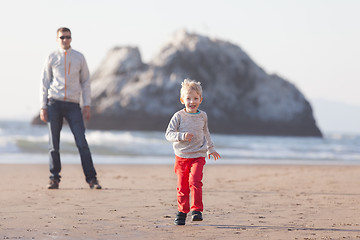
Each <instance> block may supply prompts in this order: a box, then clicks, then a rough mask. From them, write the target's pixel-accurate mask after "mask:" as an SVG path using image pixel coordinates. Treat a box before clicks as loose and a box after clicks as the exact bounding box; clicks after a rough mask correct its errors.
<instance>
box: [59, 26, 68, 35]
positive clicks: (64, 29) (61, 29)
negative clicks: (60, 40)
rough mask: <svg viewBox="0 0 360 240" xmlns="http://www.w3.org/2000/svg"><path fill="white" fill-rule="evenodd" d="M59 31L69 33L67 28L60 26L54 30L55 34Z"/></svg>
mask: <svg viewBox="0 0 360 240" xmlns="http://www.w3.org/2000/svg"><path fill="white" fill-rule="evenodd" d="M59 32H69V33H70V34H71V31H70V29H69V28H66V27H61V28H59V29H58V30H57V31H56V34H59Z"/></svg>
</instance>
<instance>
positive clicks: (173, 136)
mask: <svg viewBox="0 0 360 240" xmlns="http://www.w3.org/2000/svg"><path fill="white" fill-rule="evenodd" d="M179 126H180V116H179V115H177V114H174V116H173V117H172V118H171V120H170V122H169V125H168V127H167V129H166V132H165V138H166V140H168V141H170V142H180V141H189V142H190V141H191V139H192V137H193V136H194V135H193V134H191V133H188V132H185V133H181V132H179V130H178V129H179Z"/></svg>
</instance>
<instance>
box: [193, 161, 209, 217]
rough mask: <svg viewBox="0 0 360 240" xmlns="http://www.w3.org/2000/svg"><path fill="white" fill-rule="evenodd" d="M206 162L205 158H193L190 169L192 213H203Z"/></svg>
mask: <svg viewBox="0 0 360 240" xmlns="http://www.w3.org/2000/svg"><path fill="white" fill-rule="evenodd" d="M205 163H206V161H205V158H204V157H200V158H193V160H192V164H191V167H190V179H189V183H190V190H191V211H200V212H202V211H203V202H202V186H203V184H202V178H203V168H204V165H205Z"/></svg>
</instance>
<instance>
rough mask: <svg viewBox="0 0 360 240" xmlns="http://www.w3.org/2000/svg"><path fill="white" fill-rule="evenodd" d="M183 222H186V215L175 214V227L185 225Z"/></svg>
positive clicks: (181, 213)
mask: <svg viewBox="0 0 360 240" xmlns="http://www.w3.org/2000/svg"><path fill="white" fill-rule="evenodd" d="M185 221H186V213H183V212H177V213H176V218H175V221H174V224H175V225H185Z"/></svg>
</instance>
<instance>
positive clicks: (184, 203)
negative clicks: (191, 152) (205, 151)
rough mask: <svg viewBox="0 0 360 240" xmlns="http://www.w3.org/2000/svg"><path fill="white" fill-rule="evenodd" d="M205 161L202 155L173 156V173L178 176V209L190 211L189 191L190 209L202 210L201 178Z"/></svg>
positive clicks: (184, 211)
mask: <svg viewBox="0 0 360 240" xmlns="http://www.w3.org/2000/svg"><path fill="white" fill-rule="evenodd" d="M205 163H206V161H205V158H204V157H199V158H181V157H178V156H175V174H176V175H177V176H178V187H177V202H178V211H180V212H183V213H188V212H190V191H191V211H201V212H202V211H203V202H202V186H203V184H202V182H201V180H202V177H203V168H204V165H205Z"/></svg>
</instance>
